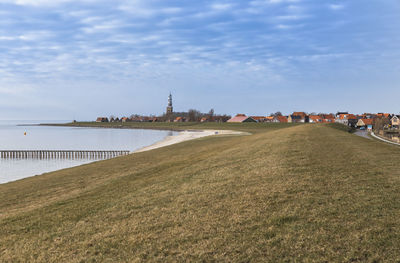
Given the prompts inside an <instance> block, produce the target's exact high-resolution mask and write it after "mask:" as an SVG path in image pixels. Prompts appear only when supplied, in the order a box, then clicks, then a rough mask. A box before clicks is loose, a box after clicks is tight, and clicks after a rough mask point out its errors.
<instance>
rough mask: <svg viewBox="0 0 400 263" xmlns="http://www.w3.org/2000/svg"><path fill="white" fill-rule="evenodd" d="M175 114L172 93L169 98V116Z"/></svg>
mask: <svg viewBox="0 0 400 263" xmlns="http://www.w3.org/2000/svg"><path fill="white" fill-rule="evenodd" d="M173 112H174V108H173V107H172V94H171V92H170V93H169V96H168V106H167V115H171V114H172V113H173Z"/></svg>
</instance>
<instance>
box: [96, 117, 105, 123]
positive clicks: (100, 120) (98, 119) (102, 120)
mask: <svg viewBox="0 0 400 263" xmlns="http://www.w3.org/2000/svg"><path fill="white" fill-rule="evenodd" d="M96 122H108V118H107V117H98V118H97V119H96Z"/></svg>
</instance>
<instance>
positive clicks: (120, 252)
mask: <svg viewBox="0 0 400 263" xmlns="http://www.w3.org/2000/svg"><path fill="white" fill-rule="evenodd" d="M250 127H251V129H252V131H253V132H254V130H255V129H256V128H254V127H253V126H250ZM285 127H286V128H283V129H278V130H276V129H272V130H269V129H267V128H266V127H263V128H260V129H259V130H257V132H256V133H255V134H254V135H252V136H241V137H221V138H218V137H215V138H204V139H200V140H195V141H189V142H185V143H181V144H178V145H174V146H170V147H166V148H162V149H157V150H154V151H150V152H144V153H140V154H134V155H132V156H126V157H121V158H117V159H113V160H109V161H105V162H99V163H94V164H89V165H85V166H82V167H77V168H72V169H66V170H64V171H60V172H55V173H50V174H47V175H44V176H39V177H34V178H29V179H25V180H22V181H18V182H14V183H10V184H5V185H0V200H2V202H1V204H0V213H1V218H0V258H1V259H2V260H3V261H37V262H60V261H68V262H90V261H106V262H107V261H109V262H117V261H120V262H135V261H137V262H140V261H158V262H165V261H229V262H231V261H236V262H248V261H255V262H260V261H264V262H265V261H269V262H282V261H315V262H321V261H322V262H323V261H326V262H331V261H335V262H347V261H363V262H365V261H367V262H368V261H374V260H376V261H397V260H399V259H400V254H399V252H398V251H400V241H399V240H400V236H399V234H400V233H399V232H400V222H399V221H398V218H399V215H400V204H399V202H398V200H399V197H400V191H399V190H400V177H399V176H400V171H399V169H398V160H399V157H400V148H396V147H394V146H390V145H385V144H381V143H379V142H375V141H370V140H366V139H363V138H359V137H356V136H354V135H351V134H348V133H346V132H343V131H339V130H336V129H332V128H330V127H329V126H326V125H300V126H295V127H291V126H285ZM243 129H244V128H243Z"/></svg>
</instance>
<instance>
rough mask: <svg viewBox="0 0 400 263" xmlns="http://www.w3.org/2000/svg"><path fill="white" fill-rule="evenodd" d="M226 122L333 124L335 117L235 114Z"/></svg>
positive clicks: (329, 115)
mask: <svg viewBox="0 0 400 263" xmlns="http://www.w3.org/2000/svg"><path fill="white" fill-rule="evenodd" d="M228 122H275V123H278V122H280V123H333V122H335V116H334V115H333V114H319V115H309V114H306V113H305V112H293V114H290V115H287V116H281V115H278V116H246V115H245V114H237V115H236V116H235V117H233V118H231V119H229V120H228Z"/></svg>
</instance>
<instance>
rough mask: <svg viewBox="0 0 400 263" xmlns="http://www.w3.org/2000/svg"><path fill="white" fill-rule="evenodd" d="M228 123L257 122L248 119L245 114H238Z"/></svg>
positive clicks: (250, 118)
mask: <svg viewBox="0 0 400 263" xmlns="http://www.w3.org/2000/svg"><path fill="white" fill-rule="evenodd" d="M227 122H257V121H256V120H254V119H253V118H252V117H247V116H246V115H244V114H237V115H236V116H235V117H233V118H230V119H229V120H228V121H227Z"/></svg>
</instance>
